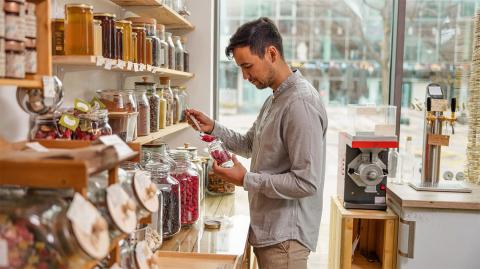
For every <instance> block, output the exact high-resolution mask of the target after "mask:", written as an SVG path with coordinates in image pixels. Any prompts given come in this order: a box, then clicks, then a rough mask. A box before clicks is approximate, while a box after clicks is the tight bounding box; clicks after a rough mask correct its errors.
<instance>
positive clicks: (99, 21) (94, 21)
mask: <svg viewBox="0 0 480 269" xmlns="http://www.w3.org/2000/svg"><path fill="white" fill-rule="evenodd" d="M93 23H94V24H101V23H102V21H101V20H93Z"/></svg>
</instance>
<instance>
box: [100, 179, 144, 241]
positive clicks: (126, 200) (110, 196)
mask: <svg viewBox="0 0 480 269" xmlns="http://www.w3.org/2000/svg"><path fill="white" fill-rule="evenodd" d="M107 208H108V212H109V213H110V216H111V217H112V220H113V222H114V224H115V225H116V226H117V227H118V229H119V230H120V231H121V232H122V233H126V234H129V233H132V232H133V231H134V230H135V227H136V226H137V215H136V213H135V210H136V208H137V204H136V203H135V202H134V201H133V200H132V199H131V198H130V197H128V194H127V193H126V192H125V191H124V190H123V189H122V187H121V186H120V185H119V184H113V185H110V186H109V187H108V188H107Z"/></svg>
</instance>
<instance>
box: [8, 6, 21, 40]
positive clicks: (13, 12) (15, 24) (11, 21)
mask: <svg viewBox="0 0 480 269" xmlns="http://www.w3.org/2000/svg"><path fill="white" fill-rule="evenodd" d="M3 10H4V11H5V22H4V23H5V39H8V40H15V41H23V40H24V38H25V5H24V3H22V2H20V1H5V3H4V4H3Z"/></svg>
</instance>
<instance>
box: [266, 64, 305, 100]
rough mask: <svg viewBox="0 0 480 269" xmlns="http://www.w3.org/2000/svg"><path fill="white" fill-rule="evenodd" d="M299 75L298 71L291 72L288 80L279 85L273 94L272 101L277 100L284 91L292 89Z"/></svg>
mask: <svg viewBox="0 0 480 269" xmlns="http://www.w3.org/2000/svg"><path fill="white" fill-rule="evenodd" d="M301 75H302V73H300V70H298V69H295V70H292V74H291V75H290V76H288V78H287V79H286V80H284V81H283V82H282V84H280V86H279V87H278V89H277V90H276V91H274V92H273V99H275V98H278V97H279V96H280V94H282V93H283V92H284V91H285V90H286V89H288V88H290V87H292V86H293V85H294V83H295V81H296V80H297V78H298V77H299V76H301Z"/></svg>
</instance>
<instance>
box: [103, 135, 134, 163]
mask: <svg viewBox="0 0 480 269" xmlns="http://www.w3.org/2000/svg"><path fill="white" fill-rule="evenodd" d="M98 139H99V140H100V142H102V143H103V144H104V145H107V146H113V147H114V148H115V150H116V151H117V154H118V157H119V158H124V157H125V156H127V155H129V154H131V153H132V152H133V150H132V149H131V148H130V147H129V146H128V145H127V144H126V143H125V142H123V140H122V139H120V137H118V136H117V135H104V136H100V137H99V138H98Z"/></svg>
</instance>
